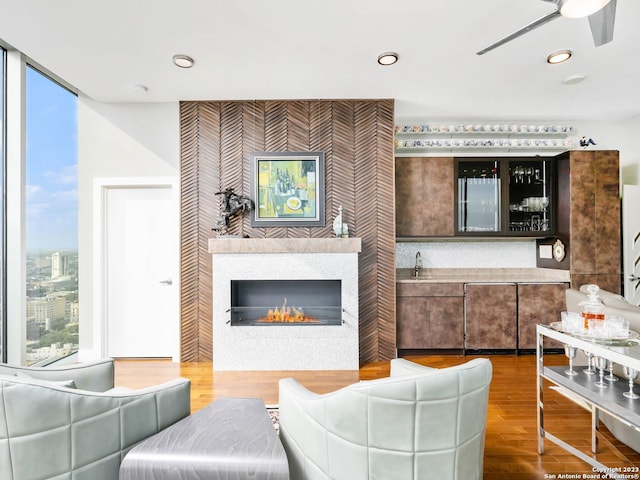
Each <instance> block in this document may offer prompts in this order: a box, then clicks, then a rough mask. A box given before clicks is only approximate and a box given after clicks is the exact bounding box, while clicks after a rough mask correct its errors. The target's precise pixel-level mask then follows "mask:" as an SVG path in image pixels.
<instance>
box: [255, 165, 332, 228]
mask: <svg viewBox="0 0 640 480" xmlns="http://www.w3.org/2000/svg"><path fill="white" fill-rule="evenodd" d="M251 196H252V197H253V199H254V202H255V208H254V210H253V211H252V216H251V226H253V227H283V226H286V227H322V226H324V224H325V219H324V152H257V153H252V154H251Z"/></svg>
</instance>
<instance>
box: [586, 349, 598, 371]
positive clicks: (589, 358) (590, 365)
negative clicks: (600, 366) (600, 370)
mask: <svg viewBox="0 0 640 480" xmlns="http://www.w3.org/2000/svg"><path fill="white" fill-rule="evenodd" d="M583 351H584V354H585V355H586V356H587V368H585V369H584V370H583V372H584V373H586V374H587V375H595V374H596V370H595V369H594V368H593V357H595V355H594V354H593V353H591V352H587V351H586V350H583Z"/></svg>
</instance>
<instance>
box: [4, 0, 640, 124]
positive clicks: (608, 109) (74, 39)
mask: <svg viewBox="0 0 640 480" xmlns="http://www.w3.org/2000/svg"><path fill="white" fill-rule="evenodd" d="M554 8H555V7H554V5H553V4H550V3H548V2H545V1H541V0H517V1H515V0H473V1H471V0H439V1H436V0H404V1H402V2H398V1H396V2H390V1H388V0H387V1H385V0H339V1H336V0H303V1H301V0H269V1H265V0H180V1H177V0H110V1H98V0H57V1H51V0H19V1H16V0H0V39H1V40H3V41H4V42H6V43H8V44H9V45H11V46H13V47H15V48H17V49H19V50H21V51H22V52H23V53H24V54H26V55H27V56H28V57H30V58H31V59H33V61H35V62H37V63H39V64H40V65H42V66H43V67H45V68H47V69H49V70H50V71H51V72H52V73H53V74H55V75H57V76H58V77H60V78H62V79H64V80H65V81H66V82H68V83H69V84H71V85H72V86H73V87H75V88H77V90H78V91H80V92H82V93H83V94H85V95H87V96H88V97H91V98H93V99H94V100H96V101H100V102H138V101H141V102H147V101H149V102H173V101H178V100H227V99H229V100H247V99H261V100H263V99H315V98H320V99H328V98H334V99H335V98H395V99H396V100H397V102H396V117H397V118H398V119H411V118H416V119H446V118H451V119H454V118H458V119H473V118H479V119H493V118H495V119H505V120H506V119H512V118H513V119H521V118H525V119H529V118H530V119H545V120H552V119H559V120H562V119H573V120H598V121H623V120H626V119H629V118H631V117H635V116H638V115H640V85H639V82H638V73H639V70H640V62H638V58H639V53H640V28H638V21H639V19H640V1H638V0H618V7H617V16H616V25H615V32H614V39H613V42H611V43H609V44H607V45H604V46H601V47H598V48H595V47H594V46H593V41H592V37H591V31H590V29H589V22H588V20H587V19H578V20H572V19H567V18H564V17H559V18H557V19H556V20H554V21H552V22H550V23H548V24H547V25H544V26H542V27H540V28H538V29H537V30H534V31H531V32H529V33H527V34H526V35H524V36H523V37H520V38H518V39H516V40H514V41H513V42H511V43H509V44H506V45H504V46H502V47H499V48H498V49H496V50H494V51H492V52H489V53H487V54H485V55H483V56H478V55H476V52H477V51H478V50H480V49H482V48H483V47H486V46H487V45H489V44H491V43H493V42H494V41H496V40H499V39H500V38H502V37H503V36H505V35H507V34H510V33H512V32H514V31H515V30H517V29H519V28H521V27H523V26H524V25H526V24H528V23H530V22H531V21H533V20H536V19H537V18H539V17H541V16H543V15H545V14H547V13H549V12H551V11H553V9H554ZM561 49H571V50H573V51H574V56H573V58H572V59H571V60H569V61H568V62H566V63H564V64H560V65H548V64H547V63H546V57H547V55H548V54H549V53H551V52H553V51H556V50H561ZM389 50H392V51H396V52H398V53H399V55H400V61H399V62H398V63H397V64H396V65H394V66H390V67H382V66H379V65H378V64H377V63H376V58H377V56H378V54H379V53H381V52H384V51H389ZM176 53H182V54H187V55H190V56H192V57H193V58H194V59H195V62H196V63H195V66H194V67H193V68H192V69H190V70H185V69H179V68H177V67H175V66H174V65H173V64H172V62H171V57H172V56H173V55H174V54H176ZM574 74H582V75H586V80H585V81H584V82H582V83H580V84H577V85H573V86H566V85H563V84H562V80H563V79H564V78H566V77H568V76H570V75H574ZM136 85H144V86H146V87H147V88H148V91H147V92H146V93H142V92H140V91H137V90H136V89H135V88H134V87H135V86H136Z"/></svg>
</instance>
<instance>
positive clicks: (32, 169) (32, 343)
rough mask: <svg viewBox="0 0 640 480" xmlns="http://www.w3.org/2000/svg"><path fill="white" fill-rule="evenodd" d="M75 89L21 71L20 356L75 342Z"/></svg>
mask: <svg viewBox="0 0 640 480" xmlns="http://www.w3.org/2000/svg"><path fill="white" fill-rule="evenodd" d="M77 169H78V154H77V97H76V96H75V95H74V94H73V93H71V92H70V91H69V90H67V89H66V88H64V87H62V86H61V85H60V84H58V83H56V82H54V81H53V80H51V79H50V78H49V77H47V76H45V75H43V74H42V73H40V72H39V71H38V70H36V69H35V68H32V67H29V66H28V67H27V71H26V189H25V195H26V212H25V218H24V220H25V226H26V262H27V264H26V295H27V303H26V319H25V320H26V336H27V338H26V348H27V351H26V362H27V364H36V363H48V362H50V361H51V360H53V359H56V358H60V357H64V356H67V355H69V354H70V353H73V352H75V351H77V349H78V320H79V318H78V175H77Z"/></svg>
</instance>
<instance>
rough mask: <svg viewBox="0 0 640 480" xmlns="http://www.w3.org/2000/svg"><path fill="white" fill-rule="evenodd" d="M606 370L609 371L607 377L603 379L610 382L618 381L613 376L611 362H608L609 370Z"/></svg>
mask: <svg viewBox="0 0 640 480" xmlns="http://www.w3.org/2000/svg"><path fill="white" fill-rule="evenodd" d="M608 370H609V375H607V376H606V377H604V378H606V379H607V380H608V381H610V382H617V381H618V377H616V376H615V375H614V374H613V362H612V361H611V360H609V368H608Z"/></svg>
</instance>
